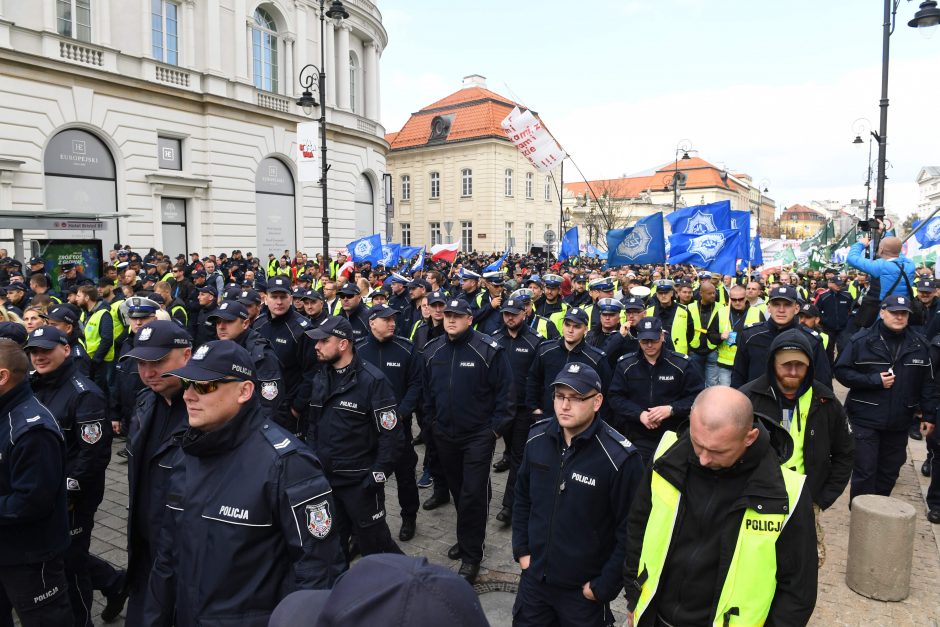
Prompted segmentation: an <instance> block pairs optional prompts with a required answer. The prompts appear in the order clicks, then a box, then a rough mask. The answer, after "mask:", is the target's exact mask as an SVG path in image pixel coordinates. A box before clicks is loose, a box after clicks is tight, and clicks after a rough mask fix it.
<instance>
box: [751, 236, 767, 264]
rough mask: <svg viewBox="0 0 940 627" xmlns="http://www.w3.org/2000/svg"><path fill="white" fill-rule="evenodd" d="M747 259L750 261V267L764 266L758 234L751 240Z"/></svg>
mask: <svg viewBox="0 0 940 627" xmlns="http://www.w3.org/2000/svg"><path fill="white" fill-rule="evenodd" d="M748 258H749V259H750V260H751V267H754V268H756V267H758V266H762V265H764V251H762V250H761V249H760V233H758V234H757V235H755V236H754V239H752V240H751V250H750V254H749V255H748Z"/></svg>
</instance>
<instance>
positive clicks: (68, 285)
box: [59, 262, 92, 301]
mask: <svg viewBox="0 0 940 627" xmlns="http://www.w3.org/2000/svg"><path fill="white" fill-rule="evenodd" d="M59 270H61V271H62V274H61V275H60V277H59V294H60V296H61V298H62V300H63V301H65V300H66V299H67V298H68V295H69V290H71V289H72V288H73V287H75V288H77V287H79V286H81V285H92V281H91V279H89V278H88V277H87V276H85V275H84V274H82V273H81V272H79V271H78V264H76V263H72V262H67V263H63V264H62V265H61V266H59Z"/></svg>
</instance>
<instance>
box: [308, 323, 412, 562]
mask: <svg viewBox="0 0 940 627" xmlns="http://www.w3.org/2000/svg"><path fill="white" fill-rule="evenodd" d="M307 335H308V336H309V337H310V338H311V339H312V340H314V341H315V342H316V351H317V359H318V360H319V363H320V368H319V370H318V371H317V373H316V375H315V376H314V378H313V383H312V390H311V394H310V408H309V412H310V413H309V414H308V416H307V424H308V431H307V443H308V444H309V445H310V447H311V448H312V449H313V450H314V451H315V452H316V454H317V456H318V457H319V458H320V460H321V462H322V463H323V469H324V472H325V474H326V478H327V479H328V480H329V482H330V485H331V486H332V487H333V491H334V496H333V498H334V499H335V500H336V513H335V516H336V525H337V535H338V537H339V541H340V544H341V546H342V547H343V553H344V554H345V555H346V560H347V562H348V561H349V560H350V559H351V555H350V553H349V537H350V535H351V534H353V533H355V534H356V536H357V537H358V539H359V547H360V550H361V551H362V555H364V556H365V555H370V554H372V553H401V549H399V548H398V545H397V544H395V541H394V540H392V537H391V533H390V532H389V529H388V523H387V522H386V521H385V481H386V480H387V478H388V477H389V476H390V475H391V474H392V473H393V472H394V471H395V468H396V465H397V463H398V460H399V458H400V457H401V452H402V447H403V446H404V444H405V442H404V438H405V434H404V430H403V428H402V424H401V421H400V419H399V416H398V409H397V408H398V402H397V401H396V399H395V394H394V392H393V390H392V387H391V385H390V384H389V382H388V379H386V378H385V375H384V374H382V371H381V370H379V369H378V368H376V367H375V366H373V365H372V364H371V363H369V362H367V361H365V360H364V359H362V358H361V357H359V356H358V355H357V354H356V353H355V351H354V350H353V330H352V327H351V326H350V324H349V321H348V320H347V319H346V318H344V317H341V316H336V317H333V318H328V319H327V320H326V321H325V322H324V323H323V324H321V325H320V326H319V327H317V328H316V329H313V330H311V331H308V332H307Z"/></svg>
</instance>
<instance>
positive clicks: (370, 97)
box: [362, 41, 379, 120]
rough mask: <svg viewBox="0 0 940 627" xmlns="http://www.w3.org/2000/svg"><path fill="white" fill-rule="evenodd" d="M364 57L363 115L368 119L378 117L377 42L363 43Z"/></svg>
mask: <svg viewBox="0 0 940 627" xmlns="http://www.w3.org/2000/svg"><path fill="white" fill-rule="evenodd" d="M363 50H364V52H365V55H364V56H365V59H363V60H362V75H363V77H362V90H363V94H362V95H363V100H364V102H365V116H366V117H367V118H369V119H370V120H375V119H377V118H378V104H379V103H378V95H379V93H378V91H379V85H378V83H379V78H378V71H377V68H378V58H379V54H378V44H377V43H376V42H374V41H367V42H365V43H364V44H363Z"/></svg>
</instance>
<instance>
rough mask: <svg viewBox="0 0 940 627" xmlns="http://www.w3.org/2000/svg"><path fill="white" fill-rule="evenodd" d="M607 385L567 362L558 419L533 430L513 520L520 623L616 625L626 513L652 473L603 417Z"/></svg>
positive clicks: (558, 390)
mask: <svg viewBox="0 0 940 627" xmlns="http://www.w3.org/2000/svg"><path fill="white" fill-rule="evenodd" d="M602 389H603V386H602V383H601V378H600V376H598V374H597V372H596V371H595V370H594V369H593V368H591V367H590V366H589V365H587V364H580V363H570V364H568V365H567V366H565V368H564V369H562V371H561V372H560V373H558V376H557V377H556V378H555V380H554V381H553V382H552V390H553V392H552V401H553V404H554V412H553V413H554V416H555V417H554V418H549V419H547V420H543V421H541V422H538V423H536V424H535V425H534V426H533V427H532V429H531V431H529V435H528V442H527V443H526V445H525V454H524V456H523V459H522V465H521V467H520V468H519V474H518V477H517V479H516V488H515V503H514V505H513V518H512V552H513V557H514V558H515V559H516V561H517V562H519V566H520V567H521V568H522V576H521V579H520V582H519V591H518V593H517V594H516V601H515V606H514V608H513V625H516V626H517V627H528V626H532V627H535V626H540V625H552V624H563V625H585V626H587V625H592V626H595V625H596V626H598V627H602V626H605V625H611V624H613V620H614V618H613V615H612V614H611V612H610V607H609V603H610V602H611V601H612V600H614V599H615V598H616V597H617V595H618V594H619V593H620V591H621V589H622V587H623V586H622V581H621V579H620V577H621V572H622V567H623V561H624V558H625V556H626V540H627V538H626V524H627V515H628V513H629V511H630V504H631V502H632V501H633V495H634V494H635V492H636V488H637V486H638V484H639V482H640V481H641V480H642V477H643V473H644V469H643V464H642V462H641V460H640V455H639V454H638V453H637V449H636V448H635V447H634V446H633V445H632V444H631V443H630V441H629V440H627V439H626V438H624V437H623V436H622V435H621V434H620V433H618V432H617V431H616V430H614V429H613V428H612V427H610V425H608V424H607V423H606V422H604V421H603V420H602V419H601V418H600V415H599V414H598V411H599V410H600V408H601V404H602V403H603V400H604V396H603V394H602ZM549 469H552V470H549ZM562 512H563V515H562V514H561V513H562Z"/></svg>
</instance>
